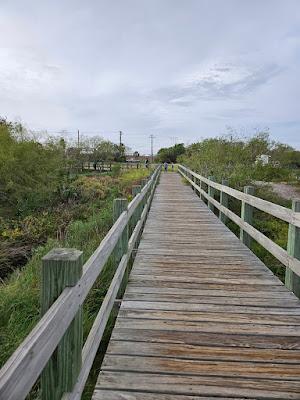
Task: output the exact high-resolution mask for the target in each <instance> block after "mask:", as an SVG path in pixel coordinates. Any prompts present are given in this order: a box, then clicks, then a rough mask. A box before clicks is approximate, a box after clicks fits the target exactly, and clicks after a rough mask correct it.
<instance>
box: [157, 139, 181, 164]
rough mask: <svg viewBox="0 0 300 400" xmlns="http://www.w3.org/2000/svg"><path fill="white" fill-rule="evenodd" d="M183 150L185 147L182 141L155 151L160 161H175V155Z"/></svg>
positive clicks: (178, 154)
mask: <svg viewBox="0 0 300 400" xmlns="http://www.w3.org/2000/svg"><path fill="white" fill-rule="evenodd" d="M184 152H185V148H184V144H183V143H180V144H175V146H172V147H166V148H161V149H160V150H159V151H158V152H157V159H158V161H160V162H169V163H170V162H172V163H176V162H177V157H178V156H180V155H182V154H184Z"/></svg>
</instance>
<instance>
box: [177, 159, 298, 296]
mask: <svg viewBox="0 0 300 400" xmlns="http://www.w3.org/2000/svg"><path fill="white" fill-rule="evenodd" d="M178 171H179V173H180V174H181V175H182V176H183V177H184V178H185V179H186V180H187V181H188V182H189V183H190V184H191V185H192V187H193V188H194V190H196V191H197V192H198V193H199V195H200V197H201V198H202V199H206V200H207V202H208V207H209V208H210V209H211V210H212V209H213V208H214V207H216V208H217V209H218V210H219V218H220V219H221V221H222V222H226V218H229V219H231V220H232V221H233V222H234V223H235V224H237V225H238V226H239V227H240V239H241V240H242V241H243V243H244V244H245V245H247V246H248V247H250V243H251V238H253V239H254V240H256V241H257V242H258V243H259V244H260V245H261V246H263V247H264V248H265V249H266V250H267V251H268V252H270V253H271V254H272V255H273V256H274V257H275V258H277V260H279V261H280V262H281V263H282V264H283V265H284V266H285V267H286V274H285V277H286V280H285V283H286V286H287V287H288V288H289V289H291V290H292V291H293V292H294V293H295V294H296V295H297V296H298V297H300V279H299V276H300V261H299V259H300V201H299V200H293V203H292V209H289V208H286V207H282V206H280V205H278V204H274V203H271V202H269V201H266V200H263V199H260V198H258V197H255V196H253V194H254V188H253V187H252V186H246V187H245V188H244V193H243V192H240V191H239V190H235V189H233V188H230V187H229V186H228V182H227V181H222V184H219V183H217V182H215V181H214V179H213V177H210V178H205V177H204V176H201V175H199V174H197V173H196V172H194V171H192V170H191V169H189V168H186V167H185V166H183V165H179V167H178ZM203 184H205V186H206V187H207V191H206V190H204V185H203ZM216 191H218V192H219V193H220V202H219V201H217V200H216V199H215V194H216ZM229 196H231V197H232V198H235V199H237V200H240V201H241V202H242V207H241V216H238V215H237V214H235V213H234V212H233V211H231V210H229V208H228V199H229ZM253 208H256V209H258V210H260V211H263V212H265V213H267V214H270V215H272V216H274V217H276V218H279V219H281V220H282V221H285V222H287V223H288V224H289V231H288V243H287V251H286V250H284V249H283V248H282V247H280V246H279V245H278V244H276V243H274V242H273V241H272V240H271V239H269V238H268V237H267V236H266V235H264V234H263V233H261V232H260V231H259V230H257V229H256V228H254V227H253V226H252V225H251V224H252V218H253Z"/></svg>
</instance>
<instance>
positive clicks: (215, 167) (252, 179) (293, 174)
mask: <svg viewBox="0 0 300 400" xmlns="http://www.w3.org/2000/svg"><path fill="white" fill-rule="evenodd" d="M262 154H265V155H268V156H270V161H269V163H268V164H266V165H264V164H263V163H262V162H261V161H259V157H260V156H261V155H262ZM178 162H180V163H182V164H184V165H186V166H187V167H189V168H191V169H192V170H194V171H196V172H198V173H200V174H201V175H203V176H206V177H207V176H214V178H215V180H216V181H217V182H221V180H222V179H228V180H229V185H230V186H231V187H233V188H235V189H238V190H243V187H244V186H246V185H254V186H257V187H256V189H255V195H256V196H258V197H261V198H264V199H265V200H268V201H271V202H273V203H276V204H280V205H282V206H285V207H291V201H287V200H285V199H283V198H281V197H279V196H278V195H276V193H274V192H273V191H272V189H271V188H270V187H268V186H267V182H277V181H279V182H282V181H284V182H288V183H290V184H294V185H295V187H296V188H297V187H299V183H298V177H299V171H300V170H299V167H300V152H299V151H296V150H295V149H293V148H292V147H290V146H288V145H285V144H282V143H276V142H274V141H271V140H270V138H269V135H268V134H267V133H264V132H263V133H259V134H257V135H255V136H254V137H252V138H250V139H248V140H243V139H241V138H238V137H237V138H233V137H232V136H229V137H220V138H212V139H205V140H203V141H201V142H198V143H194V144H192V145H191V146H189V147H187V148H186V151H185V153H184V154H183V155H182V156H180V157H178ZM257 181H263V182H266V184H265V185H261V183H260V184H259V185H256V182H257ZM229 208H230V209H231V210H232V211H234V212H235V213H236V214H238V215H240V202H239V201H238V200H235V199H232V198H231V199H230V201H229ZM227 225H228V226H229V228H230V229H231V230H232V231H233V232H234V233H235V234H236V235H237V236H238V235H239V228H238V227H237V226H236V225H235V224H234V223H233V222H231V221H229V222H228V223H227ZM253 225H254V226H255V227H256V228H257V229H258V230H260V231H261V232H262V233H264V234H265V235H266V236H268V237H269V238H270V239H271V240H273V241H274V242H275V243H277V244H278V245H280V246H281V247H283V248H286V244H287V234H288V224H287V223H285V222H283V221H280V220H277V219H276V218H274V217H272V216H270V215H268V214H265V213H263V212H260V211H258V210H255V213H254V224H253ZM252 250H253V252H254V253H255V254H256V255H257V256H258V257H259V258H260V259H261V260H262V261H263V262H264V263H265V264H266V265H267V266H268V267H269V268H270V269H271V270H272V271H273V272H274V273H275V274H276V275H277V276H278V277H279V278H280V279H281V280H284V267H283V266H282V265H281V263H280V262H279V261H278V260H276V259H275V258H274V257H273V256H272V255H270V254H269V253H268V252H267V251H266V250H265V249H264V248H263V247H261V246H260V245H259V244H258V243H256V242H255V241H253V244H252Z"/></svg>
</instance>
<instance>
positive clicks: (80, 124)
mask: <svg viewBox="0 0 300 400" xmlns="http://www.w3.org/2000/svg"><path fill="white" fill-rule="evenodd" d="M299 26H300V2H299V1H298V0H289V1H288V2H286V1H283V0H273V1H272V2H271V1H264V2H262V1H258V0H253V1H251V2H241V1H240V0H227V1H226V2H222V1H220V0H209V1H208V0H187V1H184V2H183V1H182V0H164V1H163V2H162V1H160V0H152V1H149V2H148V1H144V0H142V1H141V0H126V1H124V0H116V1H115V2H111V1H109V0H103V1H101V2H98V1H96V0H91V1H90V2H88V4H86V3H83V2H81V1H79V0H75V1H70V0H66V1H65V2H59V1H56V0H54V1H51V2H50V1H43V2H40V1H38V0H29V1H28V2H27V3H26V7H24V5H23V2H21V1H20V0H15V1H13V2H12V1H10V2H9V1H5V0H4V1H3V2H1V4H0V92H1V96H0V115H5V116H7V117H8V118H11V119H14V118H15V117H18V118H20V119H21V120H22V121H24V122H25V123H26V124H27V125H28V126H29V127H31V128H33V129H41V128H43V129H48V130H55V131H60V130H61V129H66V130H67V131H69V132H70V134H73V133H74V135H75V134H76V130H77V129H78V128H79V129H80V130H82V131H83V132H84V130H85V131H86V132H96V133H97V132H103V134H104V135H107V138H110V139H114V137H115V138H116V139H117V132H118V131H119V130H122V131H124V132H125V134H124V140H126V144H128V145H129V146H130V147H133V148H134V147H137V148H139V150H141V149H143V150H141V151H145V152H147V151H149V140H148V136H149V134H151V133H153V134H155V136H156V140H155V146H156V147H159V146H166V145H170V144H172V142H170V139H169V137H172V136H179V137H181V140H182V141H186V142H193V141H196V140H197V138H198V137H205V136H212V135H215V134H219V133H222V131H224V130H225V127H226V125H230V126H243V127H245V129H246V130H247V129H249V130H251V129H252V128H251V127H252V126H270V128H271V134H273V136H274V138H275V139H276V138H282V134H283V132H284V133H285V135H286V137H287V138H288V141H289V143H291V144H293V143H295V144H296V145H297V143H298V141H297V140H298V139H297V136H299V125H298V124H297V123H295V124H291V123H290V121H298V114H299V110H298V108H299V97H300V82H299V77H298V75H299V72H298V71H299V68H300V30H299ZM72 132H73V133H72Z"/></svg>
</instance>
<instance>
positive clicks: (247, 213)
mask: <svg viewBox="0 0 300 400" xmlns="http://www.w3.org/2000/svg"><path fill="white" fill-rule="evenodd" d="M244 193H246V194H251V195H252V196H253V195H254V187H253V186H245V187H244ZM241 218H242V220H243V221H245V222H247V223H248V224H250V225H252V222H253V207H252V206H250V204H247V203H245V202H244V201H242V209H241ZM240 239H241V241H242V242H243V243H244V244H245V245H246V246H247V247H249V248H250V246H251V241H252V240H251V236H250V235H248V233H247V232H245V231H243V229H242V228H241V229H240Z"/></svg>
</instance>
